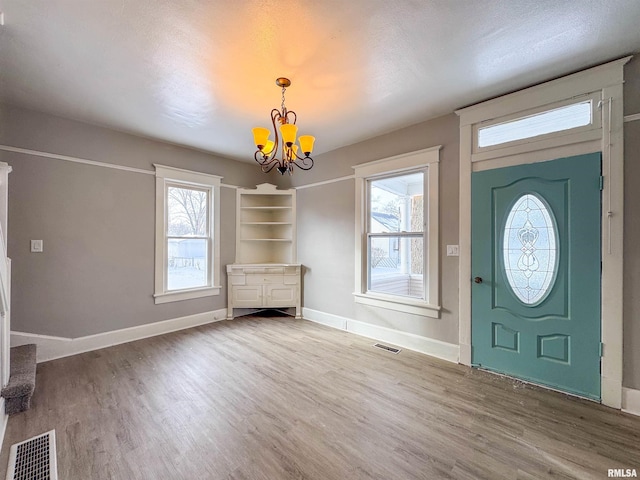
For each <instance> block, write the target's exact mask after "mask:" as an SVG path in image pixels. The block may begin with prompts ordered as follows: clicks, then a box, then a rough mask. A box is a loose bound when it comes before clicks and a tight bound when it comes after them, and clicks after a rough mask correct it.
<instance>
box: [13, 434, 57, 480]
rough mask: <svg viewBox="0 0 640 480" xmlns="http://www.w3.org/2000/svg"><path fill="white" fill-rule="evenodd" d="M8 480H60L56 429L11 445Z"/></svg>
mask: <svg viewBox="0 0 640 480" xmlns="http://www.w3.org/2000/svg"><path fill="white" fill-rule="evenodd" d="M6 480H58V469H57V465H56V431H55V430H51V431H50V432H47V433H43V434H42V435H38V436H37V437H33V438H30V439H29V440H25V441H24V442H20V443H15V444H13V445H11V450H10V451H9V467H8V468H7V477H6Z"/></svg>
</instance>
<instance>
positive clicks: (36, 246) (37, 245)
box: [31, 240, 43, 253]
mask: <svg viewBox="0 0 640 480" xmlns="http://www.w3.org/2000/svg"><path fill="white" fill-rule="evenodd" d="M42 246H43V245H42V240H31V252H33V253H42Z"/></svg>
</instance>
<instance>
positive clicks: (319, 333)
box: [0, 316, 640, 480]
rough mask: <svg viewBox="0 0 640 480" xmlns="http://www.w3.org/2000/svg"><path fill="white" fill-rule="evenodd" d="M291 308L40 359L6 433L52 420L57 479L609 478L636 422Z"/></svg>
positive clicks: (635, 438)
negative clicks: (25, 401) (388, 345)
mask: <svg viewBox="0 0 640 480" xmlns="http://www.w3.org/2000/svg"><path fill="white" fill-rule="evenodd" d="M372 343H373V341H371V340H369V339H366V338H363V337H358V336H356V335H352V334H348V333H345V332H342V331H338V330H334V329H330V328H326V327H323V326H320V325H316V324H313V323H311V322H307V321H295V320H293V319H291V318H289V317H272V318H266V317H256V316H254V317H244V318H238V319H236V320H233V321H231V322H219V323H215V324H211V325H206V326H202V327H197V328H194V329H190V330H183V331H180V332H175V333H172V334H167V335H163V336H159V337H154V338H150V339H146V340H140V341H137V342H133V343H128V344H125V345H119V346H116V347H111V348H107V349H103V350H98V351H95V352H90V353H85V354H82V355H77V356H73V357H68V358H63V359H59V360H54V361H51V362H47V363H43V364H40V365H38V370H37V384H36V391H35V394H34V397H33V402H32V408H31V410H29V411H27V412H25V413H22V414H18V415H15V416H13V417H11V418H10V419H9V424H8V428H7V433H6V437H5V440H4V446H3V449H2V453H1V455H0V464H1V465H2V469H1V470H2V471H0V473H3V472H4V469H6V465H7V459H8V451H9V447H10V446H11V444H13V443H16V442H19V441H22V440H25V439H27V438H30V437H32V436H34V435H38V434H40V433H43V432H45V431H48V430H51V429H55V430H56V437H57V451H58V472H59V477H60V479H61V480H100V479H123V480H131V479H145V480H146V479H149V480H156V479H163V480H164V479H168V480H173V479H235V480H240V479H268V480H279V479H321V480H332V479H340V480H342V479H398V480H404V479H440V478H445V479H446V478H456V479H480V478H486V479H492V480H493V479H502V478H509V479H540V478H562V479H570V478H576V479H581V480H582V479H589V478H594V479H602V478H607V470H608V469H610V468H635V469H636V470H637V471H638V472H640V418H639V417H634V416H632V415H628V414H624V413H621V412H618V411H616V410H613V409H610V408H607V407H603V406H601V405H598V404H596V403H592V402H588V401H584V400H580V399H575V398H572V397H568V396H566V395H563V394H559V393H555V392H550V391H546V390H543V389H539V388H536V387H531V386H527V385H524V384H522V383H519V382H515V381H513V380H510V379H507V378H502V377H498V376H495V375H491V374H488V373H486V372H481V371H477V370H472V369H470V368H467V367H464V366H460V365H455V364H451V363H448V362H444V361H440V360H437V359H434V358H430V357H428V356H425V355H421V354H418V353H414V352H411V351H407V350H403V351H402V352H401V353H400V354H399V355H393V354H391V353H389V352H386V351H383V350H380V349H376V348H373V347H372V346H371V345H372Z"/></svg>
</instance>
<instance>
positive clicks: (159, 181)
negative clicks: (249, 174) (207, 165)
mask: <svg viewBox="0 0 640 480" xmlns="http://www.w3.org/2000/svg"><path fill="white" fill-rule="evenodd" d="M153 166H154V167H155V169H156V256H155V293H154V295H153V297H154V301H155V303H156V304H160V303H169V302H178V301H181V300H190V299H194V298H201V297H208V296H213V295H220V291H221V287H220V241H219V239H220V180H221V179H222V177H219V176H217V175H209V174H207V173H199V172H192V171H190V170H183V169H181V168H175V167H168V166H165V165H158V164H154V165H153ZM167 184H173V185H175V184H178V185H185V186H193V187H201V188H205V189H208V190H210V191H211V202H212V204H213V206H212V208H210V215H211V217H212V218H210V219H209V221H210V225H211V228H212V238H213V242H212V243H213V245H212V247H211V250H212V251H211V255H210V264H209V271H210V272H211V273H210V275H211V286H210V287H199V288H190V289H184V290H175V291H165V285H166V274H167V269H166V258H167V252H166V248H167V247H166V242H165V232H166V222H167V214H166V195H165V192H166V187H167Z"/></svg>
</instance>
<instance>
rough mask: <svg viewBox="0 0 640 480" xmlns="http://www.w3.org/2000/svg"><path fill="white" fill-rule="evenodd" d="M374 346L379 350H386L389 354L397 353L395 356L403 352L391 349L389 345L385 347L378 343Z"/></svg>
mask: <svg viewBox="0 0 640 480" xmlns="http://www.w3.org/2000/svg"><path fill="white" fill-rule="evenodd" d="M373 346H374V347H377V348H381V349H383V350H386V351H387V352H391V353H395V354H398V353H400V351H401V350H400V349H399V348H393V347H390V346H388V345H383V344H381V343H376V344H374V345H373Z"/></svg>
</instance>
